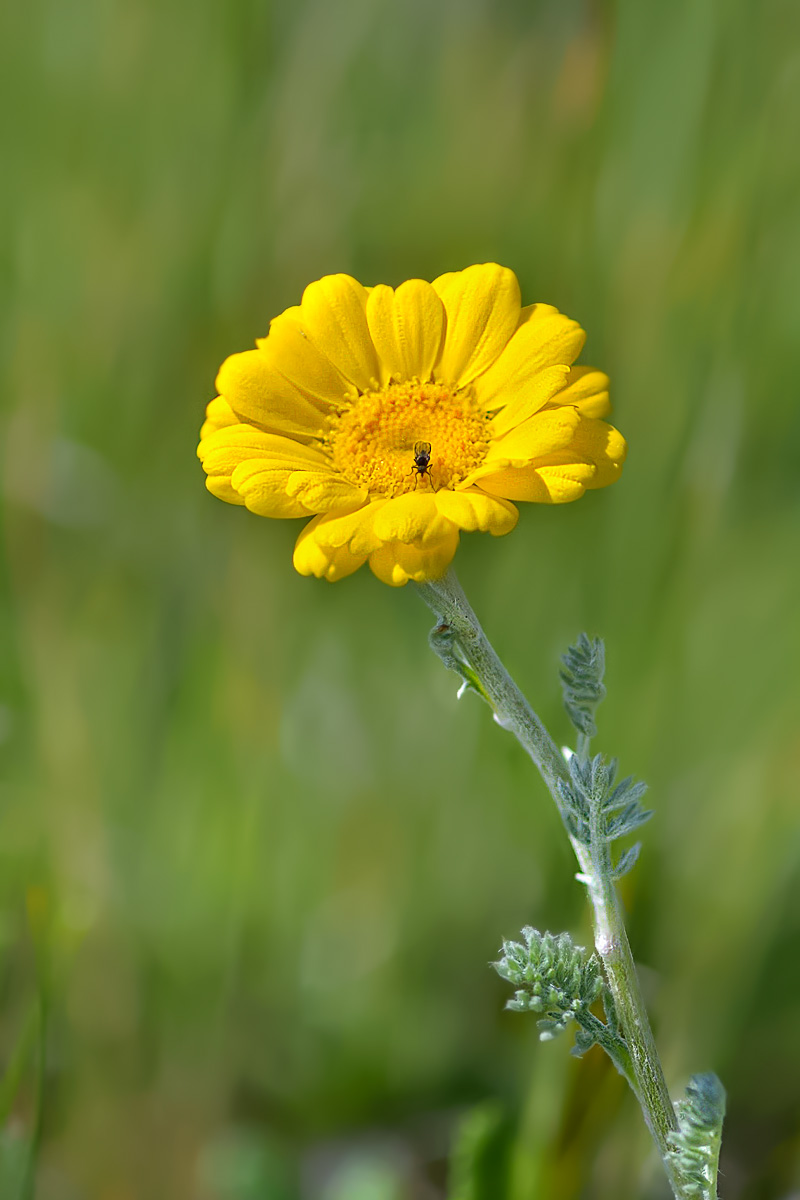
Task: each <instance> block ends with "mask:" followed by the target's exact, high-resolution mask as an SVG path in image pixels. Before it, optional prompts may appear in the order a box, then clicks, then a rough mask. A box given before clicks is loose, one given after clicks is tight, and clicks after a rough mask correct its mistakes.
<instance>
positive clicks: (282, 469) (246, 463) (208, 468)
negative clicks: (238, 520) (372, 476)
mask: <svg viewBox="0 0 800 1200" xmlns="http://www.w3.org/2000/svg"><path fill="white" fill-rule="evenodd" d="M197 453H198V455H199V457H200V459H201V461H202V463H203V470H204V471H205V472H206V474H207V475H208V477H209V478H208V481H207V483H206V486H207V487H208V490H209V491H210V492H212V493H213V495H215V496H217V497H219V499H220V500H226V501H227V502H228V503H229V504H245V503H247V504H248V507H251V506H252V505H251V502H250V498H249V497H250V494H251V493H252V491H253V487H254V486H255V485H250V490H249V492H247V493H242V491H241V489H240V483H242V482H245V481H247V480H249V479H250V477H251V476H253V475H254V474H259V473H264V472H266V473H267V474H266V475H265V478H264V479H263V480H261V482H260V490H259V497H260V499H259V507H258V508H257V509H254V511H258V512H260V513H261V515H263V516H276V517H304V516H308V513H309V510H308V509H306V508H304V507H303V506H302V505H301V504H299V503H298V502H297V501H294V500H292V501H291V503H289V502H288V497H286V495H285V484H286V481H287V480H288V479H289V476H290V475H291V474H292V473H293V472H295V471H297V470H298V469H303V468H304V469H305V470H308V469H309V468H310V467H313V468H315V469H316V470H319V469H320V467H321V466H325V464H326V462H327V460H326V459H325V457H324V455H322V454H321V452H320V451H318V450H315V449H313V448H312V447H310V446H304V445H301V444H300V443H299V442H294V441H292V440H291V439H290V438H284V437H279V436H278V435H276V434H272V433H265V432H264V431H263V430H261V429H255V428H254V427H253V426H252V425H245V424H242V423H241V422H238V423H237V424H235V425H227V426H224V427H223V428H221V429H217V430H216V431H215V432H213V433H210V434H208V436H207V437H205V438H203V440H202V442H201V443H200V445H199V446H198V448H197ZM270 471H271V473H270ZM267 495H268V497H269V499H265V496H267Z"/></svg>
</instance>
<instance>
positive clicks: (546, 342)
mask: <svg viewBox="0 0 800 1200" xmlns="http://www.w3.org/2000/svg"><path fill="white" fill-rule="evenodd" d="M525 313H526V316H525V319H524V320H523V321H522V322H521V323H520V325H519V328H518V329H517V331H516V333H515V334H514V336H513V337H512V338H511V340H510V341H509V343H508V345H507V346H506V347H505V349H504V350H503V353H502V354H501V355H500V357H499V358H498V359H497V361H496V362H495V363H494V364H493V365H492V366H491V367H490V368H489V370H488V371H487V372H486V374H485V375H483V376H482V378H481V379H480V380H479V382H478V383H477V384H476V388H475V391H476V394H477V397H478V402H479V403H480V404H481V405H482V406H483V407H484V408H486V409H487V410H488V411H491V410H493V409H496V408H499V407H500V405H502V404H507V403H509V402H510V401H511V400H513V399H514V397H515V396H517V395H518V394H519V393H520V392H523V391H524V390H525V389H526V388H527V387H529V386H530V384H531V383H532V382H533V381H534V380H535V378H536V376H537V375H538V374H539V372H541V371H544V370H546V369H547V368H548V367H555V366H564V367H568V366H570V364H571V363H573V362H574V361H575V359H576V358H577V357H578V355H579V354H580V352H581V348H582V346H583V343H584V341H585V340H586V334H585V333H584V332H583V330H582V329H581V327H580V325H579V324H578V323H577V321H571V320H570V319H569V317H565V316H564V315H563V313H560V312H559V311H558V309H557V308H553V306H552V305H551V304H532V305H530V307H529V308H528V309H526V310H525Z"/></svg>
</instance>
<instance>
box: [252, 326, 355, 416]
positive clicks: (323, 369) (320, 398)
mask: <svg viewBox="0 0 800 1200" xmlns="http://www.w3.org/2000/svg"><path fill="white" fill-rule="evenodd" d="M300 311H301V310H300V308H299V307H295V308H288V309H287V310H286V312H284V313H281V315H280V316H279V317H275V319H274V320H273V321H271V322H270V326H269V336H268V337H265V338H257V339H256V342H257V345H258V347H259V349H260V350H261V351H262V353H264V354H265V355H266V356H267V357H268V359H269V361H270V362H271V363H272V365H273V366H274V367H275V368H276V369H277V370H278V371H280V373H281V375H283V376H284V378H286V379H288V380H289V382H290V383H292V384H294V386H295V387H296V388H299V389H300V391H301V392H303V393H304V394H305V395H306V396H308V397H309V398H310V399H311V400H313V401H314V403H315V404H316V405H318V406H320V407H322V408H324V409H337V408H339V407H341V404H342V400H343V397H344V396H345V395H346V394H347V392H348V391H350V390H351V389H352V385H351V384H350V383H349V382H348V380H347V379H345V377H344V375H342V373H341V371H338V370H337V369H336V367H335V366H334V365H333V363H332V362H331V361H330V359H329V358H327V357H326V355H324V354H323V353H322V351H321V350H319V349H318V348H317V346H315V345H314V343H313V342H312V341H311V339H310V338H309V337H308V336H307V335H306V334H305V332H304V330H303V329H302V327H301V317H300Z"/></svg>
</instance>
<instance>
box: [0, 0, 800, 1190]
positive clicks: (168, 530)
mask: <svg viewBox="0 0 800 1200" xmlns="http://www.w3.org/2000/svg"><path fill="white" fill-rule="evenodd" d="M3 20H4V25H5V31H4V36H3V37H2V39H1V41H2V51H0V53H2V56H3V65H2V72H1V75H2V79H1V80H0V85H1V86H2V88H3V90H4V99H3V102H2V105H0V123H2V128H3V134H4V138H3V141H4V147H5V148H4V166H3V188H2V197H1V198H0V213H1V214H2V233H1V234H0V237H2V251H1V253H0V270H1V271H2V280H3V289H2V290H3V308H4V313H3V317H4V319H3V322H2V345H3V350H4V355H3V357H4V361H5V363H6V364H7V377H6V379H5V382H4V386H3V416H2V473H3V489H2V494H3V521H2V536H3V567H2V571H3V578H2V642H1V643H0V670H1V671H2V678H1V679H0V738H2V747H1V752H2V784H1V785H0V787H1V790H0V1071H2V1072H5V1074H4V1075H3V1078H2V1082H1V1083H0V1117H2V1118H3V1121H4V1131H3V1133H2V1137H0V1172H2V1173H0V1196H2V1200H18V1198H21V1197H32V1196H35V1197H36V1198H37V1200H84V1198H86V1200H437V1198H441V1197H443V1196H445V1195H449V1196H450V1197H451V1198H452V1200H540V1198H542V1200H551V1198H557V1200H572V1198H577V1197H587V1198H596V1200H606V1198H611V1197H613V1198H614V1200H627V1198H639V1197H653V1198H655V1197H662V1196H663V1195H664V1189H663V1185H662V1183H661V1180H660V1176H659V1169H660V1168H659V1167H658V1164H657V1163H655V1162H654V1161H653V1157H652V1155H651V1153H650V1150H649V1145H648V1138H647V1135H646V1133H645V1131H644V1129H643V1127H642V1122H641V1118H640V1114H639V1111H638V1108H637V1107H636V1105H635V1103H634V1102H633V1101H632V1099H631V1098H630V1096H628V1095H627V1094H626V1093H625V1090H624V1088H623V1086H622V1084H621V1082H620V1080H619V1079H618V1078H617V1077H616V1076H615V1075H614V1073H613V1071H611V1072H609V1070H608V1069H607V1068H606V1065H605V1063H604V1061H603V1060H602V1058H600V1059H598V1058H595V1057H594V1053H592V1054H590V1055H589V1056H587V1058H586V1059H585V1060H583V1061H582V1062H578V1061H576V1060H575V1059H572V1058H570V1057H569V1055H568V1043H567V1040H566V1039H562V1041H560V1042H556V1043H555V1044H550V1045H540V1044H539V1043H538V1041H537V1035H536V1030H535V1026H534V1021H533V1019H532V1018H526V1017H524V1016H519V1015H514V1014H507V1013H504V1012H503V1003H504V1001H505V999H506V996H507V988H506V986H505V985H504V984H503V983H502V982H501V981H500V980H499V979H498V978H497V977H496V976H495V975H494V974H493V972H491V971H490V970H489V969H488V967H487V963H488V961H489V960H490V959H491V958H493V957H495V956H496V952H497V949H498V946H499V942H500V939H501V937H502V936H514V935H515V934H516V932H517V931H518V929H519V928H520V926H521V925H522V924H524V923H533V924H536V925H537V926H539V927H542V928H545V927H546V928H551V929H554V930H561V929H569V930H571V931H572V932H573V933H575V934H576V936H578V937H579V939H582V940H584V941H585V940H586V939H587V938H589V937H590V931H589V926H588V918H587V912H586V906H585V904H584V900H583V896H582V894H581V889H580V888H579V887H578V886H577V885H576V884H575V882H574V881H573V879H572V872H573V870H574V866H573V863H572V861H571V859H570V853H569V850H568V847H567V845H566V844H565V839H564V836H563V833H562V830H561V828H560V826H559V823H558V819H557V817H556V814H555V811H554V808H553V805H552V802H551V801H550V799H549V797H548V796H547V795H546V793H545V791H544V788H543V786H542V785H541V784H540V782H539V780H538V778H537V777H536V776H535V774H534V772H533V769H532V768H531V767H530V765H529V763H528V762H527V760H526V759H525V758H524V755H523V753H522V751H521V750H520V749H519V748H518V747H517V745H516V744H515V743H514V742H513V741H512V740H511V739H510V738H509V737H508V735H506V734H504V733H503V732H502V731H501V730H500V729H499V728H497V726H495V725H494V724H493V723H492V721H491V720H490V719H489V715H488V712H487V710H486V709H485V708H484V707H483V706H482V705H481V704H480V702H479V701H478V700H477V699H475V698H469V697H467V698H466V699H465V700H464V701H463V702H461V703H459V704H456V702H455V689H456V686H457V681H456V680H455V678H454V677H453V676H449V677H448V676H447V675H446V673H445V672H444V670H443V669H442V667H441V665H440V663H439V662H438V660H436V659H435V658H434V656H433V655H432V654H431V653H430V652H429V651H428V649H427V646H426V634H427V630H428V627H429V624H430V617H429V614H428V613H427V610H426V609H424V607H423V606H422V604H421V603H420V601H419V599H418V598H417V596H416V595H415V594H414V592H413V589H412V588H406V589H404V590H402V591H395V590H393V589H389V588H387V587H384V586H383V585H381V584H379V583H378V582H377V581H376V580H375V579H374V578H373V577H372V576H371V575H370V574H369V572H368V571H366V570H363V571H361V572H359V573H358V574H357V575H356V576H354V577H352V578H351V579H348V580H346V581H345V582H343V583H340V584H337V585H335V586H333V587H331V586H329V585H327V584H325V583H320V582H317V581H315V580H309V579H302V578H300V577H299V576H297V575H296V574H295V573H294V572H293V570H292V567H291V548H292V544H293V540H294V538H295V536H296V534H297V532H298V529H299V525H298V524H297V523H295V522H285V523H283V522H267V521H263V520H259V519H258V518H256V517H253V516H250V515H249V514H247V513H246V512H244V511H243V510H240V509H235V508H232V507H229V506H227V505H223V504H221V503H219V502H218V501H216V500H214V499H213V498H212V497H211V496H209V495H208V494H207V493H206V492H205V490H204V487H203V478H202V473H201V471H200V468H199V466H198V464H197V462H196V460H195V458H194V449H195V443H196V436H197V429H198V427H199V424H200V421H201V417H202V411H203V406H204V405H205V403H206V402H207V401H208V400H209V399H210V398H211V397H212V395H213V379H214V375H215V372H216V368H217V366H218V364H219V363H220V361H221V360H222V359H223V357H224V356H225V355H227V354H228V353H230V352H232V351H235V350H239V349H245V348H247V347H248V346H250V345H251V344H252V342H253V339H254V338H255V337H256V336H259V335H262V334H263V333H265V331H266V328H267V323H268V321H269V318H270V317H271V316H273V315H275V314H276V313H278V312H280V311H281V310H282V309H284V308H285V307H287V306H288V305H290V304H294V303H296V302H297V300H298V298H299V296H300V293H301V291H302V288H303V287H304V286H305V284H306V283H308V282H309V281H311V280H312V279H316V278H318V277H319V276H320V275H322V274H325V273H326V272H331V271H341V270H343V271H349V272H351V273H353V274H355V275H356V276H357V277H358V278H360V279H361V280H362V281H363V282H365V283H374V282H380V281H383V282H388V283H393V284H397V283H399V282H400V281H401V280H403V279H405V278H409V277H413V276H422V277H424V278H432V277H434V276H435V275H437V274H439V273H441V272H443V271H446V270H452V269H458V268H460V267H463V266H466V265H468V264H469V263H472V262H483V261H487V260H496V261H499V262H501V263H504V264H507V265H508V266H511V267H513V268H514V270H516V272H517V273H518V275H519V277H520V280H521V283H522V290H523V296H524V299H525V301H526V302H530V301H533V300H545V301H548V302H550V303H554V304H556V305H558V306H559V307H560V308H562V309H564V310H565V311H566V312H568V313H569V314H570V315H572V316H574V317H576V318H577V319H579V320H580V321H581V322H582V324H583V325H584V326H585V328H586V329H587V330H588V333H589V340H588V345H587V350H586V352H585V354H584V360H585V361H587V362H593V363H595V364H597V365H598V366H602V367H604V368H605V369H607V370H608V371H609V373H610V374H611V375H612V377H613V388H614V390H613V399H614V402H615V418H614V419H615V420H616V422H617V423H618V425H619V426H620V428H621V429H622V430H623V431H624V432H625V434H626V435H627V437H628V439H629V442H630V457H629V460H628V465H627V467H626V470H625V473H624V477H623V480H622V482H621V483H620V484H619V485H618V486H616V487H614V488H612V489H609V490H608V491H603V492H595V493H590V494H589V495H588V496H587V497H586V498H585V499H584V500H583V501H581V502H580V503H578V504H574V505H568V506H565V507H563V508H554V509H547V508H544V507H537V506H530V507H529V508H528V509H526V510H524V511H523V515H522V518H521V521H520V524H519V527H518V529H517V531H516V532H515V533H514V535H513V536H512V537H509V538H506V539H501V540H499V541H497V542H495V541H491V540H490V539H489V538H481V537H479V536H472V537H466V538H465V539H464V540H463V542H462V547H461V549H460V551H459V555H458V560H457V567H458V570H459V573H460V575H461V578H462V581H463V583H464V585H465V587H466V589H467V592H468V594H469V595H470V597H471V599H472V601H473V604H474V605H475V607H476V609H477V610H478V612H479V614H480V615H481V617H482V619H483V621H484V624H485V626H486V629H487V632H488V633H489V635H490V637H492V638H493V639H494V641H495V644H496V646H497V648H498V650H499V652H500V653H501V655H502V656H504V658H505V659H506V661H507V663H508V665H509V666H510V668H511V670H512V671H513V672H514V674H515V675H516V676H517V678H518V680H519V682H520V683H521V684H522V686H523V687H524V688H525V690H526V691H527V692H528V694H529V696H530V697H531V699H532V701H533V702H534V704H535V705H536V706H537V708H538V709H539V711H540V712H541V714H542V716H543V717H544V719H545V720H546V721H547V722H548V724H549V725H550V726H551V728H552V729H553V731H554V733H555V735H556V736H557V737H559V738H561V739H566V738H567V737H568V736H569V735H568V731H567V722H566V718H565V716H564V714H563V712H562V710H561V705H560V696H559V689H558V684H557V664H558V656H559V654H560V652H561V651H562V650H563V649H564V648H565V647H566V645H567V644H568V643H569V641H570V640H572V639H573V638H574V637H575V635H576V634H577V633H578V632H579V631H580V630H581V629H587V630H589V631H590V632H592V633H602V634H603V635H604V636H605V638H606V641H607V651H608V661H609V676H608V683H609V698H608V701H607V703H606V704H605V706H604V708H603V710H602V712H601V722H600V724H601V733H600V737H599V739H598V747H599V748H604V749H606V750H607V751H609V752H612V753H615V754H617V755H619V757H620V758H621V762H622V767H623V770H624V771H625V772H632V773H635V774H637V775H639V776H641V777H643V778H645V779H647V780H648V781H649V783H650V785H651V793H650V799H651V801H652V805H653V806H654V807H655V809H656V814H657V815H656V819H655V820H654V821H653V822H652V824H651V825H649V826H648V827H647V830H646V831H645V839H644V840H645V850H644V852H643V855H642V858H641V861H640V864H639V866H638V867H637V868H636V871H635V872H634V875H633V877H632V878H631V880H630V883H629V885H628V887H627V890H626V902H627V905H628V908H629V913H630V930H631V937H632V940H633V944H634V950H635V953H636V955H637V958H638V960H639V961H640V962H641V964H642V971H643V978H644V983H645V987H646V989H647V993H648V998H649V1002H650V1004H651V1007H652V1013H653V1019H654V1022H655V1025H656V1028H657V1035H658V1040H659V1044H660V1046H661V1048H662V1050H663V1055H664V1060H665V1066H666V1070H667V1073H668V1076H669V1080H670V1083H671V1086H672V1088H673V1091H674V1093H675V1094H676V1095H677V1094H678V1092H679V1090H680V1089H681V1088H682V1086H683V1084H684V1083H685V1081H686V1079H687V1077H688V1075H689V1074H690V1073H691V1072H693V1071H696V1070H702V1069H714V1070H716V1071H717V1072H718V1073H719V1075H720V1076H721V1077H722V1079H723V1080H724V1082H725V1084H726V1085H727V1088H728V1091H729V1120H728V1124H727V1138H726V1145H725V1154H724V1160H723V1178H722V1184H721V1187H722V1195H723V1196H724V1197H725V1200H739V1198H741V1200H767V1198H771V1197H783V1198H788V1197H789V1196H791V1195H796V1194H797V1193H798V1191H799V1190H800V1087H798V1077H800V1020H798V1015H799V1013H798V993H799V992H800V905H798V899H797V897H798V889H800V829H799V828H798V794H799V793H800V786H799V785H800V741H799V740H798V728H799V727H800V711H799V710H800V702H799V700H798V683H797V680H798V672H799V670H800V622H799V621H798V619H797V614H798V583H800V579H799V578H798V576H799V575H800V571H798V559H799V558H800V556H799V555H798V546H799V545H800V537H799V536H798V535H800V493H799V491H798V478H799V477H800V474H799V472H798V460H799V459H800V406H799V405H798V382H797V381H798V379H800V361H799V360H800V338H799V337H798V329H799V328H800V285H798V280H799V279H800V228H799V225H800V223H799V222H798V207H799V197H800V159H799V158H798V154H797V144H798V128H800V123H799V118H800V9H799V8H798V6H797V4H796V3H794V2H793V0H767V2H765V3H762V4H760V5H758V6H756V5H755V4H753V3H748V2H746V0H727V2H724V3H723V0H676V2H674V3H672V4H669V5H662V4H659V3H656V2H655V0H650V2H649V3H643V2H642V0H620V2H619V3H588V2H579V0H541V2H538V3H532V2H530V0H528V2H523V0H494V2H490V0H443V2H440V3H435V2H434V3H431V2H430V0H406V2H405V3H404V4H403V5H399V4H396V3H390V2H389V0H297V2H296V3H293V4H292V3H274V4H270V3H265V2H263V0H226V2H222V0H220V2H218V3H210V2H209V0H192V2H190V0H77V2H75V3H69V2H66V3H65V0H32V2H31V3H29V4H27V5H25V6H23V5H16V6H8V8H7V9H6V14H5V16H4V18H3ZM43 1034H44V1045H45V1047H46V1053H45V1054H42V1046H43V1036H42V1035H43ZM459 1130H460V1133H459V1132H458V1131H459ZM454 1141H455V1142H456V1143H457V1145H458V1150H457V1152H456V1154H455V1159H454V1167H453V1169H452V1170H451V1172H450V1183H449V1185H448V1184H447V1182H446V1180H447V1175H448V1168H447V1158H448V1154H449V1152H450V1149H451V1147H452V1145H453V1144H454ZM470 1163H473V1164H477V1166H476V1168H475V1170H472V1169H471V1167H470ZM448 1186H449V1192H448V1190H447V1188H448Z"/></svg>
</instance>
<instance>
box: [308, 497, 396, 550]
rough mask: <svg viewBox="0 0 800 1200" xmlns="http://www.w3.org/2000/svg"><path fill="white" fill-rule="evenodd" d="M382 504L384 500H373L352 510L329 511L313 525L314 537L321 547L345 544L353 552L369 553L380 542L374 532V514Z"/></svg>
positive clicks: (331, 547)
mask: <svg viewBox="0 0 800 1200" xmlns="http://www.w3.org/2000/svg"><path fill="white" fill-rule="evenodd" d="M384 504H386V501H385V500H373V501H372V502H371V503H369V504H365V505H364V506H363V507H362V508H359V509H357V510H356V511H354V512H350V513H331V514H329V515H327V516H325V517H323V518H322V519H321V520H320V521H319V523H318V524H317V525H315V527H314V537H315V538H316V540H317V541H318V542H319V544H320V546H322V547H327V548H330V549H338V548H339V547H341V546H347V547H349V549H350V550H351V551H352V553H353V554H356V555H358V554H369V553H370V552H371V551H373V550H377V548H378V546H380V545H381V544H382V543H381V539H380V538H379V537H378V536H377V534H376V533H375V516H376V514H377V513H378V512H379V511H380V509H381V508H382V507H383V506H384Z"/></svg>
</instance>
